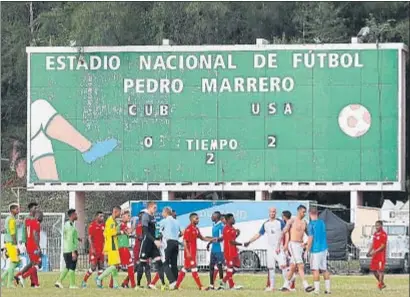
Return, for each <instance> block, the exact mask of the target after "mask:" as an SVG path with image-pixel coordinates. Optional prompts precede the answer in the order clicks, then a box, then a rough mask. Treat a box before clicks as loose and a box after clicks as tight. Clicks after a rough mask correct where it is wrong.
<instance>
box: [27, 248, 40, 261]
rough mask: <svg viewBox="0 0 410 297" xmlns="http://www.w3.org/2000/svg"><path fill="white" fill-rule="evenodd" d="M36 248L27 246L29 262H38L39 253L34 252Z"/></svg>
mask: <svg viewBox="0 0 410 297" xmlns="http://www.w3.org/2000/svg"><path fill="white" fill-rule="evenodd" d="M36 251H37V249H32V248H27V254H28V258H29V259H30V262H31V263H34V264H40V262H41V256H40V254H38V253H36Z"/></svg>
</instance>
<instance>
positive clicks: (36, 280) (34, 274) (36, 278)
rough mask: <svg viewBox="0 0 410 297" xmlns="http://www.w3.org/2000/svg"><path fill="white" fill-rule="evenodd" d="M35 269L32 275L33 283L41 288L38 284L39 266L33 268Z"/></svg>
mask: <svg viewBox="0 0 410 297" xmlns="http://www.w3.org/2000/svg"><path fill="white" fill-rule="evenodd" d="M33 268H34V270H33V273H32V274H31V275H30V277H31V283H32V284H33V285H35V286H39V285H40V284H39V282H38V274H37V270H38V268H37V266H33Z"/></svg>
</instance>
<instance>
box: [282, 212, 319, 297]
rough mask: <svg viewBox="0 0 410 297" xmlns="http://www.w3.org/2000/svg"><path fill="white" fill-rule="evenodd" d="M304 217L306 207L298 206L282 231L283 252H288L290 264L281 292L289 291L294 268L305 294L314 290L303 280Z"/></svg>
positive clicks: (305, 225) (305, 227)
mask: <svg viewBox="0 0 410 297" xmlns="http://www.w3.org/2000/svg"><path fill="white" fill-rule="evenodd" d="M305 215H306V207H305V206H303V205H300V206H299V207H298V209H297V215H296V217H295V218H291V219H290V220H289V221H288V222H287V223H286V226H285V228H284V229H283V235H284V236H286V237H285V238H286V240H285V246H284V250H285V251H287V250H288V251H289V254H290V256H291V262H290V270H289V274H288V277H287V282H285V286H284V287H283V288H282V291H290V280H291V279H292V276H293V274H294V273H295V272H296V268H297V270H298V272H299V275H300V278H301V280H302V283H303V288H304V290H305V292H307V293H309V292H312V291H313V290H314V288H313V287H312V286H310V285H309V284H308V282H307V281H306V280H305V270H304V263H303V253H304V251H303V250H304V248H305V244H304V242H303V237H304V235H305V233H306V229H307V223H306V221H304V220H303V218H304V217H305ZM288 231H289V232H288Z"/></svg>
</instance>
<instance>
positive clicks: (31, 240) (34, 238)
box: [16, 203, 43, 288]
mask: <svg viewBox="0 0 410 297" xmlns="http://www.w3.org/2000/svg"><path fill="white" fill-rule="evenodd" d="M32 204H35V206H33V205H32ZM32 204H30V205H31V206H32V207H30V205H29V209H30V210H31V211H30V215H31V216H30V217H29V218H27V219H26V220H25V228H26V236H27V241H26V250H27V254H28V257H29V260H30V263H29V264H28V265H27V266H26V267H24V268H23V269H22V270H21V271H20V272H19V273H17V275H16V277H17V278H18V279H19V281H20V282H21V284H24V282H23V281H22V279H25V278H27V277H30V279H31V286H32V287H35V288H38V287H39V286H40V284H39V281H38V275H37V270H38V269H39V267H40V265H41V249H40V224H41V222H42V221H43V212H41V211H40V210H37V203H32ZM33 209H34V211H33ZM27 267H28V268H27Z"/></svg>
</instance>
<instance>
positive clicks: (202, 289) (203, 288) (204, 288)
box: [199, 287, 209, 291]
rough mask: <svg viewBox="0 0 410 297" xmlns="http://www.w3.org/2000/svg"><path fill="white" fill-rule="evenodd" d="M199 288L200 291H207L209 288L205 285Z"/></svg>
mask: <svg viewBox="0 0 410 297" xmlns="http://www.w3.org/2000/svg"><path fill="white" fill-rule="evenodd" d="M199 290H200V291H208V290H209V289H208V288H207V287H201V288H200V289H199Z"/></svg>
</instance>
